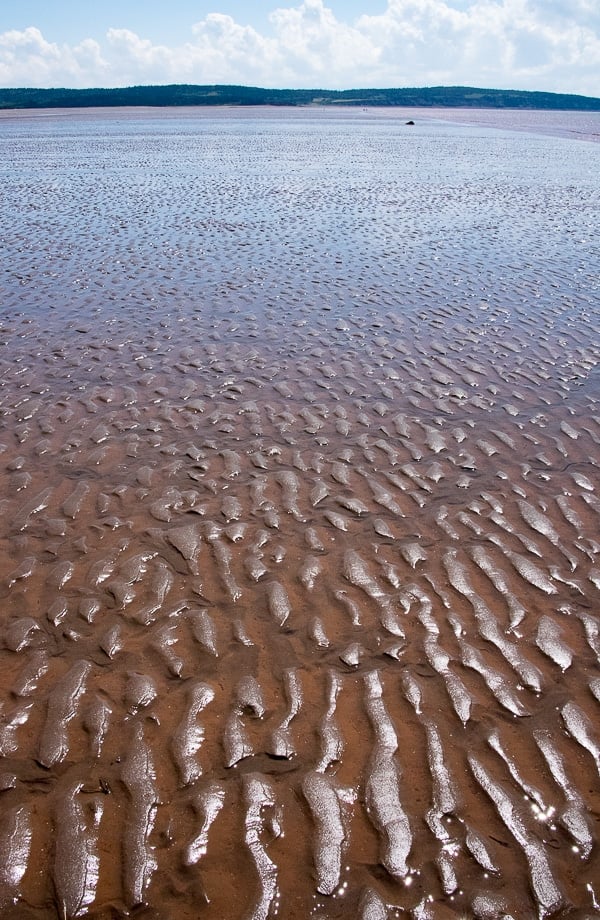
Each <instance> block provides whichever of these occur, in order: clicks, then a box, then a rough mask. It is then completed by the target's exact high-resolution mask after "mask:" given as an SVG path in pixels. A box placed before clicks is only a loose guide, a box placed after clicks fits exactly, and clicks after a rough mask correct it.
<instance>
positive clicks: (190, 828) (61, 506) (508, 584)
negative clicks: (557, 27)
mask: <svg viewBox="0 0 600 920" xmlns="http://www.w3.org/2000/svg"><path fill="white" fill-rule="evenodd" d="M469 118H470V120H471V123H469ZM408 120H414V121H415V124H414V125H412V126H409V125H407V124H406V122H407V121H408ZM598 137H600V115H594V114H591V115H590V114H585V115H580V114H576V113H564V112H561V113H531V116H530V119H529V121H527V113H523V112H519V113H518V114H515V115H514V117H512V116H511V113H507V112H501V113H497V114H496V113H494V112H487V113H484V114H483V115H481V114H479V115H477V114H473V113H468V112H464V113H460V114H457V113H456V112H455V111H453V112H450V113H449V112H447V111H445V110H440V111H433V110H428V111H427V112H420V111H419V112H414V111H412V110H406V112H398V111H397V110H390V109H384V110H369V111H363V110H360V109H356V110H337V109H281V110H279V109H249V110H245V109H219V110H214V109H181V110H179V109H167V110H157V111H155V110H150V109H142V110H137V109H135V110H134V109H130V110H120V109H115V110H99V111H84V110H74V111H51V112H44V113H42V112H35V113H27V112H19V113H2V114H1V116H0V151H1V154H2V155H1V156H0V178H1V182H0V246H1V251H2V271H1V275H0V426H1V427H0V469H1V470H2V475H1V476H0V511H1V518H0V519H1V521H2V524H1V526H0V598H1V606H0V799H1V805H2V808H1V810H0V917H1V918H2V920H5V918H9V920H46V918H57V917H58V918H76V917H85V918H90V920H116V918H125V917H132V918H138V920H166V918H173V917H177V918H180V920H188V918H194V920H196V918H199V917H201V918H206V920H238V918H239V920H267V918H269V920H273V918H275V917H281V918H282V920H299V918H303V920H304V918H312V920H329V918H331V920H335V918H348V917H352V918H360V920H386V918H387V920H395V918H404V917H407V918H414V920H448V918H453V917H455V918H462V917H474V918H481V920H492V918H501V917H502V918H509V917H512V918H514V920H536V918H574V920H575V918H586V920H589V918H593V917H600V881H599V880H600V851H599V845H600V825H599V822H600V719H599V716H600V606H599V600H600V598H599V591H600V495H599V492H600V477H599V475H598V464H599V461H600V273H599V268H600V252H599V243H598V206H599V199H600V195H599V188H598V176H599V175H600V145H599V144H598V143H597V142H595V141H597V140H598Z"/></svg>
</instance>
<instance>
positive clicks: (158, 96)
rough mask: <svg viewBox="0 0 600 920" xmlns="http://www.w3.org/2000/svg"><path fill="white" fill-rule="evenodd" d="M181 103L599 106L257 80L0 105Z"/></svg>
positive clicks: (567, 99)
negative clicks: (277, 85) (270, 85)
mask: <svg viewBox="0 0 600 920" xmlns="http://www.w3.org/2000/svg"><path fill="white" fill-rule="evenodd" d="M180 105H294V106H298V105H302V106H307V105H311V106H324V105H346V106H403V107H409V106H449V107H457V108H460V107H462V108H490V109H563V110H566V109H574V110H578V111H590V112H597V111H600V99H596V98H592V97H591V96H573V95H566V94H563V93H539V92H535V93H534V92H528V91H526V90H507V89H477V88H475V87H472V86H427V87H421V88H408V89H345V90H329V89H261V88H260V87H256V86H218V85H215V86H193V85H186V84H180V83H177V84H173V85H171V86H128V87H123V88H119V89H0V109H49V108H84V107H90V106H91V107H97V106H180Z"/></svg>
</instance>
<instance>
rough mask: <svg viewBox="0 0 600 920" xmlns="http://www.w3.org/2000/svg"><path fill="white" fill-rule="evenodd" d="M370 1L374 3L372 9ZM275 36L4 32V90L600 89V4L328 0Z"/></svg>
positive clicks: (278, 18)
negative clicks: (354, 6)
mask: <svg viewBox="0 0 600 920" xmlns="http://www.w3.org/2000/svg"><path fill="white" fill-rule="evenodd" d="M366 5H367V0H365V6H366ZM269 22H270V31H269V33H268V34H266V33H265V34H263V33H261V32H259V31H258V30H256V29H255V28H253V27H252V26H248V25H241V24H239V23H238V22H236V21H235V20H234V19H233V18H232V17H231V16H227V15H224V14H221V13H211V14H209V15H208V16H206V17H205V18H204V19H203V20H202V21H200V22H198V23H196V24H195V25H193V26H191V28H190V38H189V40H188V41H187V42H185V43H184V44H183V45H180V46H178V47H169V46H167V45H160V44H154V43H153V42H151V41H150V40H148V39H146V38H144V37H142V36H140V35H138V34H136V33H135V32H133V31H130V30H128V29H110V30H109V31H108V33H107V35H106V36H105V37H104V39H103V40H102V42H98V41H96V40H94V39H92V38H88V39H85V40H84V41H82V42H81V43H80V44H78V45H76V46H69V45H59V44H55V43H50V42H47V41H46V39H45V38H44V36H43V35H42V34H41V32H40V31H39V30H38V29H36V28H34V27H30V28H28V29H25V30H24V31H15V30H13V31H10V32H5V33H4V34H0V84H2V85H4V86H58V85H62V86H99V85H103V86H123V85H130V84H132V83H173V82H188V83H242V84H253V85H260V86H272V87H276V86H280V87H295V86H299V87H314V88H317V87H322V88H346V87H359V86H360V87H368V86H419V85H433V84H439V83H443V84H470V85H478V86H489V87H504V88H515V89H519V88H520V89H541V90H550V91H554V92H579V93H584V94H589V95H598V94H599V92H600V89H599V87H600V5H599V4H598V2H597V0H388V3H387V8H386V9H385V10H384V11H383V12H382V13H381V14H378V15H369V14H365V15H363V16H361V17H359V18H358V19H355V20H354V21H353V22H352V23H348V22H343V21H341V20H340V19H339V18H336V16H335V15H334V13H333V12H332V10H331V9H330V8H329V7H328V6H327V5H326V2H324V0H303V2H297V3H296V5H292V6H281V7H279V8H277V9H274V10H273V12H272V13H271V15H270V18H269Z"/></svg>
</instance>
